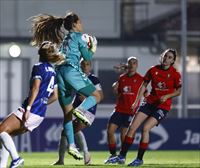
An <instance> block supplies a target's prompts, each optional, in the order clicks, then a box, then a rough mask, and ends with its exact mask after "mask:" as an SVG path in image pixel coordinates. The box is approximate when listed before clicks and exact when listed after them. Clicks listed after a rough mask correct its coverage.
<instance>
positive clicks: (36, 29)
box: [29, 12, 79, 46]
mask: <svg viewBox="0 0 200 168" xmlns="http://www.w3.org/2000/svg"><path fill="white" fill-rule="evenodd" d="M29 20H31V21H32V29H31V30H32V33H33V39H32V45H33V46H40V45H41V44H42V42H43V41H51V42H53V43H55V44H57V45H59V44H60V43H61V42H62V41H63V38H64V30H63V29H62V25H63V26H64V28H65V29H66V30H67V31H70V30H71V29H72V28H73V24H74V23H76V22H77V21H78V20H79V17H78V15H76V14H75V13H73V12H69V13H67V15H66V16H65V17H64V18H62V17H57V16H53V15H48V14H39V15H36V16H32V17H30V18H29Z"/></svg>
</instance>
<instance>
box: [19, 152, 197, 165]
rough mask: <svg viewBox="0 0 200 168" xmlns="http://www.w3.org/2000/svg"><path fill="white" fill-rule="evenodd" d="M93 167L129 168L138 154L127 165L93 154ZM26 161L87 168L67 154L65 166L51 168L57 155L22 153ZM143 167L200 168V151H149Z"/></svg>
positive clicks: (101, 153) (104, 153) (103, 153)
mask: <svg viewBox="0 0 200 168" xmlns="http://www.w3.org/2000/svg"><path fill="white" fill-rule="evenodd" d="M91 155H92V165H90V166H89V168H104V167H105V168H114V167H120V168H123V167H127V164H128V163H129V162H130V161H132V159H134V158H135V156H136V152H129V153H128V156H127V160H126V165H123V166H122V165H104V164H103V162H104V160H105V159H106V158H107V157H108V156H109V155H108V152H91ZM21 156H22V157H23V158H24V159H25V166H24V167H25V168H48V167H51V168H52V167H58V168H61V167H68V168H78V167H80V168H86V167H88V166H84V164H83V161H77V160H74V159H73V158H72V157H71V156H69V155H68V154H66V157H65V166H51V164H52V163H53V162H54V161H56V159H57V153H55V152H48V153H47V152H46V153H45V152H44V153H43V152H41V153H21ZM141 167H146V168H147V167H148V168H160V167H163V168H177V167H180V168H183V167H184V168H186V167H187V168H189V167H198V168H200V151H148V152H146V154H145V158H144V165H143V166H141Z"/></svg>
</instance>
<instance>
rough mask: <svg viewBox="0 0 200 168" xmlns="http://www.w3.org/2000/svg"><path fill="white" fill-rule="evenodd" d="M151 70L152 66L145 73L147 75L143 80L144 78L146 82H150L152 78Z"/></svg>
mask: <svg viewBox="0 0 200 168" xmlns="http://www.w3.org/2000/svg"><path fill="white" fill-rule="evenodd" d="M151 70H152V68H150V69H149V70H148V71H147V73H146V74H145V76H144V77H143V80H144V82H148V83H149V82H150V80H151Z"/></svg>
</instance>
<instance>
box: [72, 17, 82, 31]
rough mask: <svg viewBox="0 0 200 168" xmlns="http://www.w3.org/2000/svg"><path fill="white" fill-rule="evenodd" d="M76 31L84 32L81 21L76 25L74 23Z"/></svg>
mask: <svg viewBox="0 0 200 168" xmlns="http://www.w3.org/2000/svg"><path fill="white" fill-rule="evenodd" d="M74 30H75V31H77V32H82V31H83V25H82V22H81V20H80V19H79V20H78V21H77V22H76V23H74Z"/></svg>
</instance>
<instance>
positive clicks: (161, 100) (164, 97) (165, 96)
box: [160, 95, 168, 103]
mask: <svg viewBox="0 0 200 168" xmlns="http://www.w3.org/2000/svg"><path fill="white" fill-rule="evenodd" d="M167 99H168V96H167V95H164V96H162V97H161V98H160V102H161V103H164V102H165V101H166V100H167Z"/></svg>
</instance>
